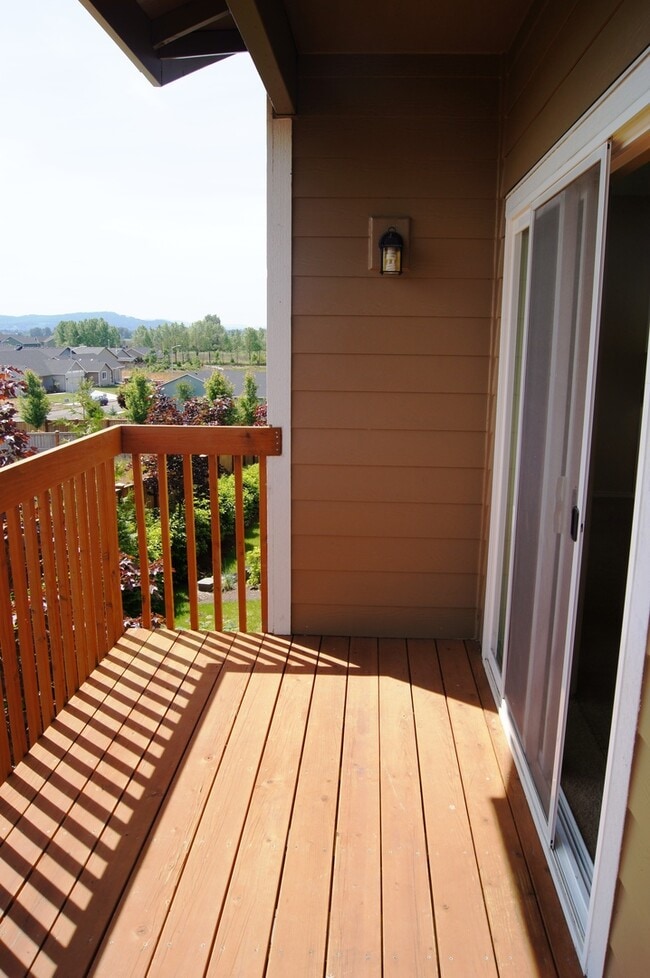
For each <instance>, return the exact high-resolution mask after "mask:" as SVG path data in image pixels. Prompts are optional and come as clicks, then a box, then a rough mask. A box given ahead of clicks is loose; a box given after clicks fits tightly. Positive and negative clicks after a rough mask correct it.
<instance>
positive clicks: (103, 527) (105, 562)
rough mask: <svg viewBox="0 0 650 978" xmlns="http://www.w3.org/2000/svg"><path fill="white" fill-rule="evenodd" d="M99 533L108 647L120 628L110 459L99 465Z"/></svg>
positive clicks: (112, 477)
mask: <svg viewBox="0 0 650 978" xmlns="http://www.w3.org/2000/svg"><path fill="white" fill-rule="evenodd" d="M99 485H100V500H99V503H100V537H101V545H102V566H103V570H104V574H103V578H104V595H105V600H106V603H107V608H106V632H107V645H106V649H105V650H104V651H105V652H108V650H109V649H112V648H113V646H114V645H115V643H116V642H117V640H118V638H119V636H120V635H121V634H122V633H123V631H124V612H123V610H122V590H121V587H120V558H119V546H118V540H117V506H116V505H115V463H114V461H113V459H111V460H110V461H105V462H102V463H101V464H100V466H99Z"/></svg>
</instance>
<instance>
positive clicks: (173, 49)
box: [158, 31, 246, 61]
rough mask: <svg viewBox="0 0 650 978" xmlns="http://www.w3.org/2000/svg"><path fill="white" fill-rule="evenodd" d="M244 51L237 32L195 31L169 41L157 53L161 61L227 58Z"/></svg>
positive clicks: (244, 48)
mask: <svg viewBox="0 0 650 978" xmlns="http://www.w3.org/2000/svg"><path fill="white" fill-rule="evenodd" d="M245 50H246V45H245V44H244V42H243V41H242V38H241V34H240V33H239V31H197V32H196V33H195V34H188V35H187V36H186V37H179V38H178V40H177V41H170V43H169V44H165V46H164V47H162V48H160V50H159V51H158V57H159V58H161V59H162V60H163V61H167V60H170V59H174V58H207V57H211V56H212V55H217V56H219V57H227V56H228V55H229V54H239V53H241V52H242V51H245Z"/></svg>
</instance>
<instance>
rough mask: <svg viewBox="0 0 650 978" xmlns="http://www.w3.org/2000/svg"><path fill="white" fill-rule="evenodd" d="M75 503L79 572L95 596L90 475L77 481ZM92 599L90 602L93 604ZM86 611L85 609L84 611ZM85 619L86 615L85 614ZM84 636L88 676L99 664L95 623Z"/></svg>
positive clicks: (85, 586) (82, 605) (85, 627)
mask: <svg viewBox="0 0 650 978" xmlns="http://www.w3.org/2000/svg"><path fill="white" fill-rule="evenodd" d="M74 484H75V502H76V517H77V529H78V541H79V571H80V575H81V580H82V582H83V590H84V591H86V589H88V591H89V592H90V595H92V594H93V588H94V582H93V565H92V556H91V552H90V520H89V517H88V473H87V472H82V473H81V474H80V475H78V476H77V477H76V479H75V483H74ZM92 600H93V599H92V597H90V602H92ZM88 603H89V601H88V599H86V600H84V598H83V597H82V599H81V605H80V607H81V608H84V606H85V605H86V604H88ZM84 610H85V609H84ZM84 617H85V614H84ZM84 636H85V644H86V668H87V670H88V675H90V673H91V672H92V671H93V669H94V668H95V666H96V665H97V662H98V654H97V628H96V626H95V625H94V623H93V624H92V625H91V627H88V625H87V624H86V625H85V626H84Z"/></svg>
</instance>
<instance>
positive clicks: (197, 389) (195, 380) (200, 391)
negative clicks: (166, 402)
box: [159, 373, 205, 400]
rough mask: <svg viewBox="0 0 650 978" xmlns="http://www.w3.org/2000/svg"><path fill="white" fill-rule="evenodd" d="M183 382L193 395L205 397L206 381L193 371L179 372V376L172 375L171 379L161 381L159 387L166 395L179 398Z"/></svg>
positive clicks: (175, 398)
mask: <svg viewBox="0 0 650 978" xmlns="http://www.w3.org/2000/svg"><path fill="white" fill-rule="evenodd" d="M181 384H182V385H184V386H185V387H186V388H187V389H188V390H190V391H191V392H192V393H191V397H203V395H204V394H205V382H204V381H203V380H201V378H200V377H197V375H196V374H193V373H179V374H178V376H176V377H172V378H171V380H166V381H164V382H163V383H161V384H160V387H159V389H160V392H161V394H164V395H165V397H171V398H173V399H174V400H177V399H178V388H179V386H180V385H181Z"/></svg>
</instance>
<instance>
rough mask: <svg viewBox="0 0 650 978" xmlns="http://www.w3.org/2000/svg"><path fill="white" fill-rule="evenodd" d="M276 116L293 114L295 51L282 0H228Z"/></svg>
mask: <svg viewBox="0 0 650 978" xmlns="http://www.w3.org/2000/svg"><path fill="white" fill-rule="evenodd" d="M228 6H229V8H230V13H231V14H232V17H233V20H234V21H235V25H236V27H237V29H238V31H239V33H240V34H241V36H242V39H243V41H244V44H245V45H246V50H247V51H248V52H249V53H250V55H251V57H252V59H253V62H254V63H255V67H256V68H257V70H258V72H259V75H260V78H261V79H262V82H263V83H264V87H265V88H266V91H267V94H268V96H269V99H270V101H271V105H272V106H273V109H274V111H275V114H276V115H279V116H286V115H295V113H296V107H297V91H298V67H297V65H298V53H297V51H296V45H295V43H294V39H293V35H292V33H291V27H290V26H289V20H288V18H287V14H286V10H285V8H284V3H283V2H282V0H228Z"/></svg>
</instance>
